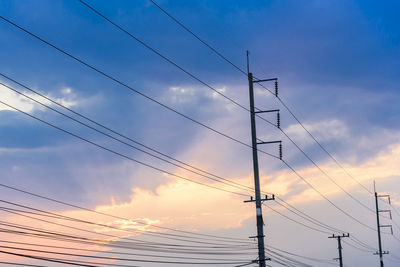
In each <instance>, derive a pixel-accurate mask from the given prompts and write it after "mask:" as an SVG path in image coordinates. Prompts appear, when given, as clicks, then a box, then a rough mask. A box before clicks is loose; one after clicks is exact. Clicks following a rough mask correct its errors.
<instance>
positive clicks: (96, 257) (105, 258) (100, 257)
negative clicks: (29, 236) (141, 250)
mask: <svg viewBox="0 0 400 267" xmlns="http://www.w3.org/2000/svg"><path fill="white" fill-rule="evenodd" d="M0 248H2V249H11V250H17V251H21V250H22V251H29V252H36V253H45V254H52V255H60V256H61V255H62V256H72V257H82V258H90V259H102V260H117V261H128V262H142V263H164V264H166V263H167V264H186V265H187V264H194V265H204V264H212V265H227V264H230V265H232V264H242V263H247V262H248V261H247V260H246V261H231V262H181V261H161V260H144V259H132V258H117V257H105V256H93V255H87V254H77V253H67V252H56V251H48V250H40V249H28V248H20V247H12V246H0ZM112 266H122V265H112ZM124 266H130V265H124Z"/></svg>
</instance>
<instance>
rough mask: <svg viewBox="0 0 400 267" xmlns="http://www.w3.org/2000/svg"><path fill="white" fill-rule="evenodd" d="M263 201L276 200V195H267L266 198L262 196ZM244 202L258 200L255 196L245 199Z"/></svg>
mask: <svg viewBox="0 0 400 267" xmlns="http://www.w3.org/2000/svg"><path fill="white" fill-rule="evenodd" d="M260 200H261V201H269V200H275V195H274V194H272V197H268V195H265V198H261V199H260ZM243 202H244V203H248V202H256V200H255V199H254V198H253V197H250V200H245V201H243Z"/></svg>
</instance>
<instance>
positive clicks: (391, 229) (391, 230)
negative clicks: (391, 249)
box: [379, 225, 393, 235]
mask: <svg viewBox="0 0 400 267" xmlns="http://www.w3.org/2000/svg"><path fill="white" fill-rule="evenodd" d="M379 227H382V228H383V227H390V232H391V233H392V235H393V227H392V226H391V225H379Z"/></svg>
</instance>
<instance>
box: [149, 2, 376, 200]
mask: <svg viewBox="0 0 400 267" xmlns="http://www.w3.org/2000/svg"><path fill="white" fill-rule="evenodd" d="M149 1H150V2H151V3H152V4H153V5H155V6H156V7H157V8H158V9H160V10H161V11H162V12H163V13H164V14H166V15H167V16H168V17H170V18H171V19H172V20H173V21H175V22H176V23H177V24H178V25H179V26H181V27H182V28H183V29H185V30H186V31H187V32H188V33H190V34H191V35H192V36H194V37H195V38H196V39H197V40H199V41H200V42H201V43H203V44H204V45H205V46H206V47H208V48H209V49H210V50H212V51H213V52H214V53H215V54H216V55H217V56H219V57H220V58H221V59H223V60H224V61H226V62H227V63H229V64H230V65H232V66H233V67H234V68H235V69H237V70H238V71H239V72H241V73H242V74H243V75H245V76H247V72H246V71H245V70H244V69H243V68H240V67H239V66H238V65H236V64H234V63H233V62H232V61H231V60H229V59H228V58H227V57H225V56H224V55H223V54H222V53H221V52H219V51H218V50H217V49H215V48H214V47H212V46H211V45H210V44H208V43H207V42H206V41H204V40H203V39H202V38H200V37H199V36H198V35H197V34H196V33H194V32H193V31H192V30H190V29H189V28H188V27H187V26H186V25H185V24H183V23H182V22H181V21H179V20H178V19H177V18H175V17H174V16H173V15H171V14H170V13H169V12H167V11H166V10H165V9H164V8H162V7H161V6H160V5H158V4H157V3H156V2H155V1H153V0H149ZM258 85H260V86H261V87H263V88H264V89H266V90H267V91H268V92H269V93H271V94H272V95H275V94H274V93H273V92H272V91H271V90H269V89H268V88H267V87H265V86H264V85H263V84H258ZM276 97H277V99H278V100H279V102H280V103H281V104H282V105H283V106H284V107H285V109H286V110H287V111H288V112H289V113H290V115H291V116H292V117H293V118H294V119H295V120H296V121H297V122H298V123H299V125H300V126H301V127H302V128H303V129H304V130H305V131H306V132H307V134H308V135H309V136H310V137H311V138H312V139H313V140H314V142H315V143H316V144H317V145H318V146H319V147H320V148H321V149H322V150H323V151H324V152H325V153H326V154H327V155H328V156H329V157H330V158H331V159H332V160H333V161H334V162H335V163H336V165H338V166H339V167H340V168H341V169H342V170H343V171H344V172H345V173H346V175H347V176H349V177H350V178H352V179H353V180H354V181H355V182H356V183H357V184H358V185H360V186H361V187H362V188H364V189H365V190H366V191H367V192H368V193H370V194H371V195H372V194H373V192H372V191H371V190H369V189H368V188H367V187H366V186H365V185H363V184H362V183H360V182H359V181H358V180H357V179H356V178H355V177H354V176H352V175H351V174H350V173H349V172H348V171H347V170H346V169H345V168H344V167H343V165H341V164H340V163H339V161H338V160H337V159H336V158H335V157H334V156H333V155H332V154H331V153H330V152H329V151H328V150H327V149H326V148H325V147H324V146H323V145H322V144H321V143H320V142H319V141H318V140H317V138H316V137H315V136H314V135H313V134H312V133H311V132H310V131H309V130H308V129H307V128H306V127H305V126H304V124H303V123H302V122H301V121H300V120H299V118H298V117H297V116H296V115H295V114H294V112H293V111H292V110H291V109H290V108H289V107H288V106H287V104H286V103H285V102H284V101H283V100H282V98H280V97H279V96H276ZM285 135H286V134H285ZM287 137H288V136H287Z"/></svg>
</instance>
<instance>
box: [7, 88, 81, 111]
mask: <svg viewBox="0 0 400 267" xmlns="http://www.w3.org/2000/svg"><path fill="white" fill-rule="evenodd" d="M23 93H24V94H25V95H26V96H28V97H30V98H32V99H35V100H37V101H40V102H41V103H43V104H45V105H48V106H54V104H53V103H52V102H51V101H49V100H47V99H45V98H43V97H41V96H39V95H37V94H34V93H28V92H23ZM61 93H62V95H63V96H62V97H54V96H52V95H50V94H44V95H46V96H47V97H49V98H51V99H53V100H54V101H56V102H58V103H60V104H62V105H64V106H66V107H73V106H77V105H78V100H77V97H76V95H75V94H74V92H73V89H71V88H63V89H62V90H61ZM0 99H1V101H3V102H5V103H7V104H9V105H10V106H13V107H15V108H17V109H20V110H22V111H24V112H27V113H33V112H34V111H36V110H45V107H43V106H42V105H40V104H38V103H35V102H34V101H32V100H30V99H28V98H27V97H25V96H23V95H20V94H18V93H16V92H13V91H12V90H10V89H9V88H7V87H5V86H3V85H0ZM4 110H11V111H15V110H14V109H13V108H11V107H9V106H6V105H3V104H0V111H4Z"/></svg>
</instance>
